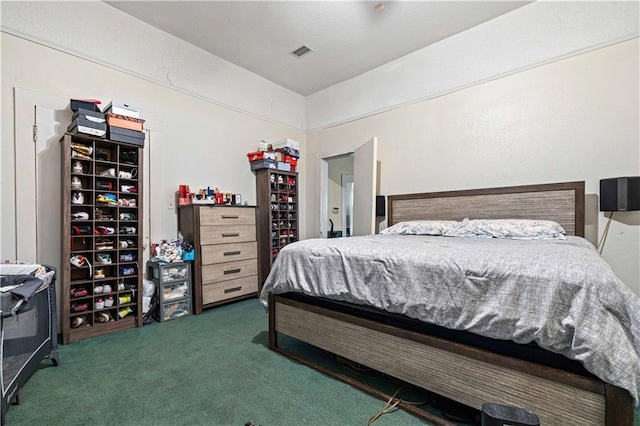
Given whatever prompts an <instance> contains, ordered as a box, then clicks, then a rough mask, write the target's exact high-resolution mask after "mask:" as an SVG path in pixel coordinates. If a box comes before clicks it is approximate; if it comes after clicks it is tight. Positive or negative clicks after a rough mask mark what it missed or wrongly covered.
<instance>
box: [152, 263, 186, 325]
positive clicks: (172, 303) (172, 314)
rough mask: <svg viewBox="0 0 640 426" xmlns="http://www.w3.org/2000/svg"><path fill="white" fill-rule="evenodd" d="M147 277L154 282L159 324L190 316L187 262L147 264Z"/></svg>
mask: <svg viewBox="0 0 640 426" xmlns="http://www.w3.org/2000/svg"><path fill="white" fill-rule="evenodd" d="M147 266H148V269H147V277H148V278H150V279H152V280H153V281H154V282H155V287H156V295H157V296H158V302H159V304H160V308H159V309H158V315H157V317H156V319H157V320H158V321H160V322H164V321H169V320H172V319H176V318H181V317H184V316H187V315H190V314H191V265H190V264H189V262H171V263H160V262H149V263H148V264H147Z"/></svg>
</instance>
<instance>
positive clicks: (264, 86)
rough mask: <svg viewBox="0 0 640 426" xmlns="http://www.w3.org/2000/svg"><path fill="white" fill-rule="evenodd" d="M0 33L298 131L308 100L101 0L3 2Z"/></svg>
mask: <svg viewBox="0 0 640 426" xmlns="http://www.w3.org/2000/svg"><path fill="white" fill-rule="evenodd" d="M0 7H1V10H2V14H1V17H2V31H4V32H7V33H9V34H13V35H16V36H19V37H24V38H27V39H29V40H32V41H36V42H38V43H40V44H43V45H45V46H49V47H52V48H54V49H57V50H61V51H63V52H67V53H70V54H72V55H74V56H78V57H81V58H85V59H88V60H91V61H93V62H96V63H98V64H102V65H106V66H108V67H110V68H113V69H116V70H120V71H123V72H126V73H128V74H131V75H134V76H137V77H140V78H143V79H145V80H149V81H152V82H155V83H157V84H159V85H163V86H166V87H171V88H173V89H175V90H178V91H181V92H183V93H186V94H190V95H191V96H194V97H198V98H201V99H204V100H206V101H209V102H213V103H217V104H219V105H222V106H226V107H228V108H231V109H235V110H238V111H243V112H245V113H247V114H251V115H254V116H256V117H260V118H263V119H266V120H269V121H273V122H276V123H281V124H284V125H287V126H291V127H294V128H296V129H305V128H306V123H305V99H304V97H303V96H301V95H299V94H297V93H294V92H292V91H290V90H288V89H285V88H284V87H282V86H278V85H277V84H275V83H273V82H271V81H269V80H267V79H265V78H263V77H260V76H258V75H256V74H254V73H252V72H250V71H247V70H245V69H244V68H241V67H239V66H237V65H234V64H232V63H230V62H228V61H225V60H224V59H222V58H220V57H217V56H215V55H212V54H210V53H209V52H206V51H204V50H202V49H200V48H197V47H195V46H193V45H192V44H189V43H187V42H185V41H182V40H180V39H178V38H177V37H174V36H172V35H170V34H168V33H165V32H164V31H161V30H159V29H157V28H154V27H152V26H151V25H148V24H146V23H144V22H142V21H140V20H139V19H136V18H134V17H132V16H130V15H127V14H125V13H124V12H121V11H120V10H118V9H115V8H113V7H111V6H109V5H108V4H106V3H104V2H101V1H95V0H92V1H81V2H78V1H62V2H60V1H53V2H52V1H50V2H47V1H44V2H42V1H37V2H34V1H17V2H6V1H5V2H1V3H0Z"/></svg>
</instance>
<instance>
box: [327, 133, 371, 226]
mask: <svg viewBox="0 0 640 426" xmlns="http://www.w3.org/2000/svg"><path fill="white" fill-rule="evenodd" d="M377 145H378V141H377V138H375V137H373V138H371V139H369V140H368V141H367V142H365V143H364V144H362V145H360V146H358V147H357V148H356V149H354V150H352V151H348V150H346V149H345V150H344V151H342V152H340V151H338V152H337V153H335V154H333V153H332V154H333V155H328V153H327V154H325V155H322V154H318V155H317V157H316V158H317V164H318V166H317V169H316V176H317V177H318V179H317V182H318V186H316V190H317V191H319V192H316V194H318V197H317V198H316V199H317V200H319V206H320V210H319V212H320V221H319V228H320V237H321V238H328V237H329V236H330V235H331V237H333V238H335V237H337V236H338V234H336V232H341V234H340V236H347V234H348V235H349V236H356V235H371V234H374V233H375V198H376V191H377V179H378V174H377ZM342 163H345V164H348V165H349V166H348V168H345V167H344V165H345V164H342ZM330 165H335V170H336V171H334V174H333V179H330V177H329V174H330V172H329V167H330ZM338 165H341V166H338ZM343 175H345V176H346V175H351V180H350V181H349V178H348V177H345V180H344V186H345V197H347V198H348V200H347V201H345V203H344V206H343V202H342V198H343V196H342V192H343V190H342V187H343V179H342V176H343ZM330 188H333V191H332V193H333V194H334V196H333V197H332V198H330ZM349 191H350V192H351V193H350V194H347V193H348V192H349ZM347 210H348V213H349V215H348V216H349V219H347V214H346V213H347ZM316 211H317V210H316ZM316 223H317V222H316ZM332 223H333V230H332V229H331V224H332ZM337 223H339V224H340V226H339V227H338V226H336V224H337ZM347 227H348V228H349V229H348V231H347ZM338 228H339V231H338ZM332 231H333V232H332ZM330 233H331V234H330Z"/></svg>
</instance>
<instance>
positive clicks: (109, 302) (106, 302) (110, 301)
mask: <svg viewBox="0 0 640 426" xmlns="http://www.w3.org/2000/svg"><path fill="white" fill-rule="evenodd" d="M112 306H113V296H107V298H106V299H104V307H105V308H110V307H112Z"/></svg>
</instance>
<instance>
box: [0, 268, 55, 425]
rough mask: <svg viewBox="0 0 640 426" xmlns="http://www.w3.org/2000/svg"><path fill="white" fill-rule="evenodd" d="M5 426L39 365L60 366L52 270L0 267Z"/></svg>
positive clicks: (3, 416) (3, 411) (53, 271)
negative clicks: (46, 362) (50, 362)
mask: <svg viewBox="0 0 640 426" xmlns="http://www.w3.org/2000/svg"><path fill="white" fill-rule="evenodd" d="M0 276H1V286H2V287H3V291H2V293H1V295H0V302H1V303H0V305H1V306H0V317H1V318H0V323H1V328H2V331H1V338H2V342H1V343H2V379H1V382H2V424H3V425H4V424H5V423H6V421H5V417H6V414H7V410H8V409H9V407H10V406H11V404H12V403H13V402H16V403H17V402H19V401H18V399H19V398H18V396H19V392H20V389H21V388H22V386H24V384H25V383H26V382H27V379H29V377H30V376H31V374H33V372H34V371H36V370H37V369H38V367H39V365H40V363H41V362H42V361H43V360H44V359H46V358H49V359H51V361H52V363H53V365H54V366H57V365H58V340H57V325H56V289H55V281H56V270H55V269H54V268H53V267H50V266H40V265H27V264H2V265H0Z"/></svg>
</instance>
